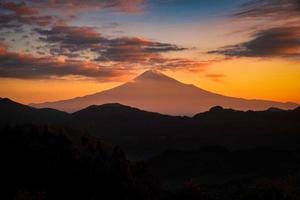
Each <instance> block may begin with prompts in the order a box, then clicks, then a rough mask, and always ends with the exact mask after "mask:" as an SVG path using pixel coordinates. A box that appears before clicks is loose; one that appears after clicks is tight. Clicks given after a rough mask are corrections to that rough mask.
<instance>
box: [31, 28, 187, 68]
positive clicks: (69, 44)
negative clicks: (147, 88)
mask: <svg viewBox="0 0 300 200" xmlns="http://www.w3.org/2000/svg"><path fill="white" fill-rule="evenodd" d="M35 30H36V31H37V32H38V33H39V34H40V35H41V37H40V40H41V41H43V42H45V43H46V44H48V46H49V48H50V51H51V52H52V53H53V55H58V54H59V55H68V54H70V53H71V52H73V53H74V52H81V51H90V52H92V53H94V54H95V56H97V58H96V59H95V61H99V62H107V61H109V62H130V63H143V62H145V61H146V60H148V59H150V58H157V57H159V56H160V55H159V54H160V53H164V52H170V51H182V50H186V48H183V47H179V46H177V45H175V44H170V43H161V42H155V41H150V40H147V39H143V38H138V37H121V38H108V37H104V36H102V35H101V34H100V33H98V32H97V31H96V30H95V28H94V27H75V26H54V27H52V28H51V29H48V30H45V29H41V28H37V29H35Z"/></svg>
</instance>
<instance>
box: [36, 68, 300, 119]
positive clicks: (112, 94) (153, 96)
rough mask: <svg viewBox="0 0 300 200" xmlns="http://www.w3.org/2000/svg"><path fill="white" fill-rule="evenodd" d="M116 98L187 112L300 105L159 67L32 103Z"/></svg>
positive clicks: (60, 104)
mask: <svg viewBox="0 0 300 200" xmlns="http://www.w3.org/2000/svg"><path fill="white" fill-rule="evenodd" d="M116 102H117V103H121V104H125V105H129V106H132V107H136V108H140V109H143V110H148V111H152V112H159V113H162V114H169V115H187V116H192V115H194V114H196V113H199V112H204V111H207V110H209V109H210V108H211V107H213V106H216V105H219V106H222V107H224V108H232V109H237V110H243V111H245V110H266V109H268V108H270V107H276V108H279V109H293V108H295V107H297V106H299V105H297V104H295V103H281V102H275V101H267V100H248V99H242V98H235V97H228V96H224V95H220V94H216V93H213V92H209V91H206V90H204V89H201V88H199V87H196V86H194V85H192V84H184V83H182V82H179V81H177V80H175V79H173V78H171V77H168V76H166V75H164V74H163V73H160V72H158V71H155V70H148V71H146V72H144V73H142V74H141V75H139V76H137V77H136V78H134V79H133V80H131V81H129V82H127V83H124V84H122V85H120V86H117V87H115V88H112V89H109V90H105V91H101V92H98V93H95V94H91V95H87V96H83V97H76V98H73V99H68V100H62V101H56V102H46V103H40V104H31V106H33V107H36V108H54V109H58V110H61V111H66V112H75V111H78V110H80V109H83V108H85V107H88V106H90V105H101V104H105V103H116Z"/></svg>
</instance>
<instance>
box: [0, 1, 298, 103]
mask: <svg viewBox="0 0 300 200" xmlns="http://www.w3.org/2000/svg"><path fill="white" fill-rule="evenodd" d="M299 22H300V1H299V0H203V1H199V0H87V1H80V0H73V1H71V0H65V1H62V0H51V1H46V0H42V1H38V0H24V1H20V0H9V1H8V0H4V1H1V2H0V96H1V97H9V98H12V99H14V100H16V101H19V102H22V103H26V104H27V103H33V102H35V103H37V102H45V101H55V100H61V99H68V98H72V97H77V96H83V95H87V94H91V93H95V92H99V91H101V90H105V89H109V88H112V87H114V86H117V85H120V84H122V83H124V82H126V81H128V80H130V79H132V78H134V77H135V76H137V75H138V74H139V73H142V72H143V71H145V70H148V69H157V70H160V71H161V72H163V73H165V74H167V75H170V76H172V77H173V78H175V79H177V80H179V81H182V82H184V83H191V84H194V85H196V86H198V87H201V88H203V89H206V90H209V91H212V92H217V93H220V94H224V95H228V96H234V97H242V98H248V99H267V100H275V101H284V102H286V101H290V102H297V103H300V92H299V91H300V82H299V78H300V66H299V64H300V23H299Z"/></svg>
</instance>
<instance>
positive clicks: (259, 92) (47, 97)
mask: <svg viewBox="0 0 300 200" xmlns="http://www.w3.org/2000/svg"><path fill="white" fill-rule="evenodd" d="M137 73H138V72H137ZM164 73H166V74H167V75H169V76H171V77H174V78H176V79H177V80H179V81H181V82H184V83H191V84H194V85H196V86H198V87H200V88H203V89H206V90H209V91H212V92H216V93H220V94H224V95H228V96H234V97H243V98H247V99H267V100H275V101H282V102H287V101H291V102H296V103H300V92H299V91H300V82H299V77H300V69H299V67H298V65H297V63H294V62H289V61H282V60H273V61H267V60H265V61H264V60H253V59H236V60H229V61H223V62H219V63H216V64H213V65H212V66H210V67H209V69H207V73H192V72H188V71H166V72H164ZM205 74H222V75H223V76H222V77H220V78H218V80H214V79H212V78H209V77H206V76H205ZM133 77H134V75H130V76H129V77H128V78H125V79H124V80H123V82H126V81H127V80H130V79H131V78H133ZM120 84H122V82H119V81H118V82H98V81H94V80H20V79H0V85H1V87H0V94H1V96H3V97H10V98H12V99H14V100H16V101H19V102H22V103H26V104H28V103H33V102H34V103H37V102H45V101H56V100H62V99H68V98H72V97H77V96H83V95H87V94H91V93H96V92H99V91H102V90H105V89H109V88H112V87H114V86H117V85H120Z"/></svg>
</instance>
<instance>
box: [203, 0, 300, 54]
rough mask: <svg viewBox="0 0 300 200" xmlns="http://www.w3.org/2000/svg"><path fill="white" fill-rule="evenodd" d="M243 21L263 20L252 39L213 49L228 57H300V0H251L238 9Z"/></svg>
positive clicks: (237, 14)
mask: <svg viewBox="0 0 300 200" xmlns="http://www.w3.org/2000/svg"><path fill="white" fill-rule="evenodd" d="M233 17H234V18H235V19H238V20H241V21H242V22H243V23H247V22H248V21H252V22H257V23H259V22H261V21H263V25H264V26H258V27H257V28H256V29H254V30H253V27H252V26H250V27H249V32H252V34H251V36H250V38H249V40H248V41H245V42H242V43H239V44H234V45H229V46H225V47H221V48H219V49H215V50H212V51H209V52H208V53H210V54H222V55H224V56H227V57H268V58H271V57H282V58H292V59H300V25H299V24H300V1H299V0H284V1H282V0H250V1H248V2H247V3H245V4H243V5H242V6H241V8H240V10H239V11H237V12H236V13H234V15H233Z"/></svg>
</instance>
